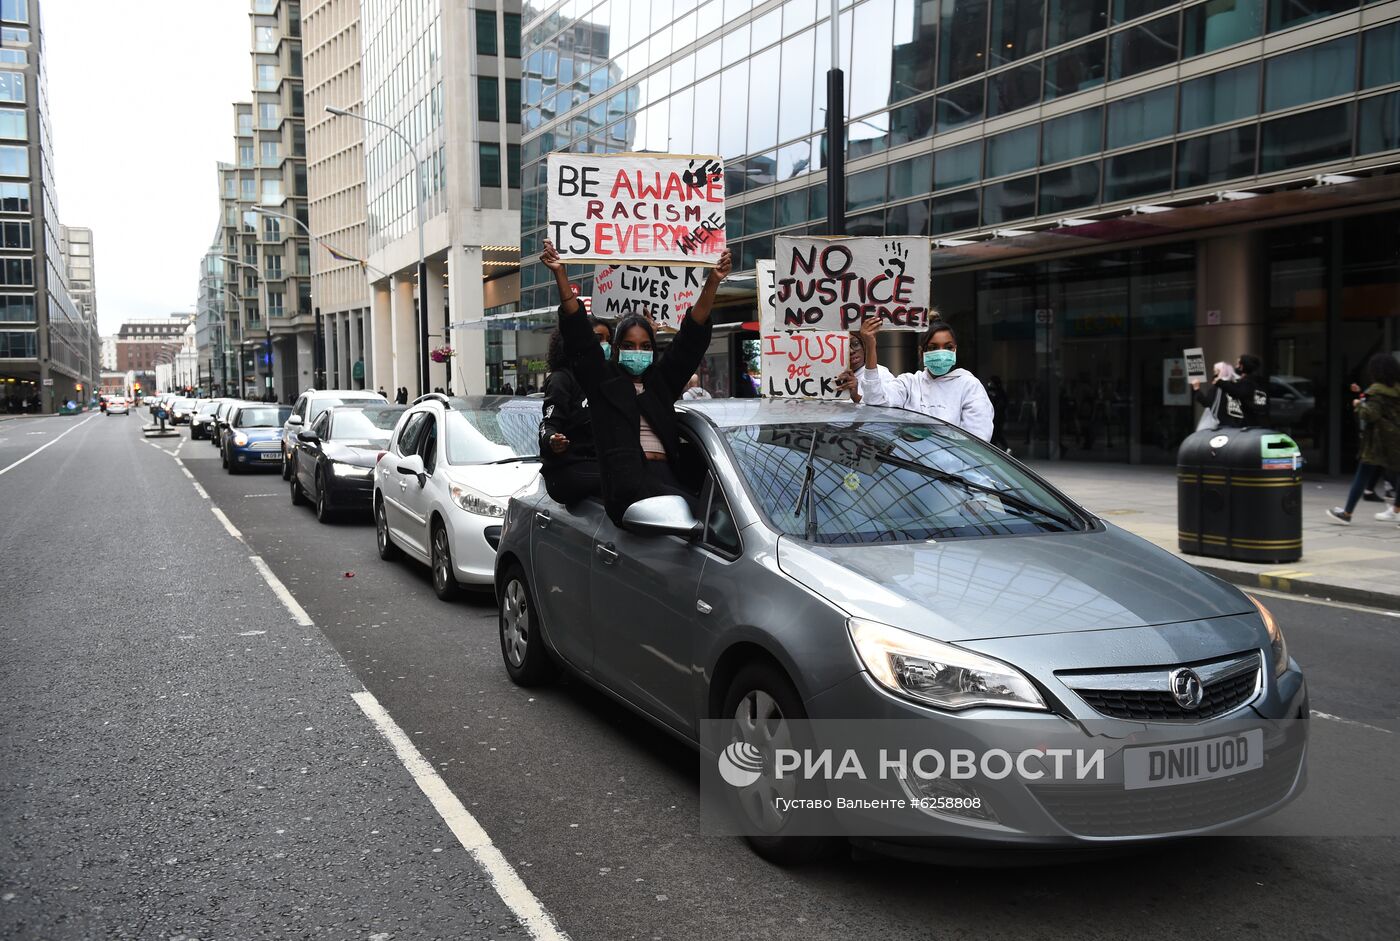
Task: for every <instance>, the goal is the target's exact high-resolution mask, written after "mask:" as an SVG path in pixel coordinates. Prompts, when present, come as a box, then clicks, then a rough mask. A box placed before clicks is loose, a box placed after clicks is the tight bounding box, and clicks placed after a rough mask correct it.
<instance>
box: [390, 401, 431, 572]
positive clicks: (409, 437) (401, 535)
mask: <svg viewBox="0 0 1400 941" xmlns="http://www.w3.org/2000/svg"><path fill="white" fill-rule="evenodd" d="M427 414H428V413H427V412H415V413H413V414H411V415H409V416H408V418H406V419H404V422H403V425H402V426H401V427H400V428H399V433H398V434H397V435H395V436H394V446H393V448H392V449H391V451H390V453H389V454H386V455H385V456H384V459H383V460H381V461H380V462H379V465H378V472H379V494H380V496H381V497H383V499H384V519H385V522H386V523H388V526H389V532H390V533H391V534H392V535H393V536H394V538H395V539H396V540H399V541H400V545H403V544H404V543H405V542H406V541H407V539H408V537H407V535H406V533H405V532H404V527H405V520H406V517H405V515H404V506H403V501H404V497H405V495H406V494H407V493H408V481H407V480H405V479H404V475H403V474H400V473H399V464H400V463H401V459H402V458H404V457H407V456H408V455H410V454H417V453H418V439H419V435H420V434H421V433H422V431H423V422H424V420H425V419H426V418H427ZM417 485H418V484H417V482H416V481H415V482H414V486H415V487H416V486H417Z"/></svg>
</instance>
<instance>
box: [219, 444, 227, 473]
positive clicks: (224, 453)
mask: <svg viewBox="0 0 1400 941" xmlns="http://www.w3.org/2000/svg"><path fill="white" fill-rule="evenodd" d="M219 462H220V463H221V464H223V466H224V469H225V470H228V452H227V451H225V450H224V449H223V448H219Z"/></svg>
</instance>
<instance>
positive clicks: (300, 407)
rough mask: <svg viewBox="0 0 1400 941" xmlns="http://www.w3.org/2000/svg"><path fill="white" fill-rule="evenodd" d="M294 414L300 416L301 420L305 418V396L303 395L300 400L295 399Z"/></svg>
mask: <svg viewBox="0 0 1400 941" xmlns="http://www.w3.org/2000/svg"><path fill="white" fill-rule="evenodd" d="M296 413H297V414H298V415H300V416H301V417H302V418H306V396H305V395H303V396H302V397H301V398H299V399H297V404H296Z"/></svg>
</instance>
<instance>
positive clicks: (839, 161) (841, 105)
mask: <svg viewBox="0 0 1400 941" xmlns="http://www.w3.org/2000/svg"><path fill="white" fill-rule="evenodd" d="M845 111H846V78H845V75H844V74H843V73H842V72H841V3H840V0H831V68H830V69H828V70H827V73H826V228H827V233H826V234H827V235H845V234H846V115H845Z"/></svg>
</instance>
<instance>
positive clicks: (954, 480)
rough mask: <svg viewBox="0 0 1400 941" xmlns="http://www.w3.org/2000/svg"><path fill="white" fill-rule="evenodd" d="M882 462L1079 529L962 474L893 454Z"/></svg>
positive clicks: (1040, 508)
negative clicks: (991, 497)
mask: <svg viewBox="0 0 1400 941" xmlns="http://www.w3.org/2000/svg"><path fill="white" fill-rule="evenodd" d="M880 460H881V461H882V462H884V463H888V464H893V465H895V466H896V467H902V468H904V469H905V470H911V471H913V472H914V473H916V474H923V475H924V476H926V477H932V478H934V479H935V480H941V481H943V482H945V483H950V484H955V485H957V486H959V487H962V488H963V489H964V490H969V491H975V492H977V493H986V494H991V495H992V496H994V497H996V498H997V499H999V500H1000V501H1001V502H1002V503H1005V504H1007V505H1009V506H1013V507H1015V508H1016V509H1018V510H1021V511H1022V512H1025V513H1036V514H1039V515H1040V516H1043V517H1045V518H1046V519H1050V520H1054V521H1055V522H1056V523H1059V524H1060V525H1061V526H1063V527H1064V528H1065V529H1068V530H1077V529H1079V526H1078V525H1077V524H1075V522H1074V521H1073V520H1071V519H1069V518H1068V517H1066V516H1062V515H1061V514H1059V513H1056V512H1054V511H1053V510H1047V509H1046V508H1045V507H1043V506H1041V505H1040V504H1038V503H1036V502H1035V501H1034V500H1027V499H1026V498H1025V497H1018V496H1016V495H1015V494H1014V493H1009V492H1007V491H1005V490H998V489H997V488H996V487H988V486H987V485H985V484H979V483H977V482H976V481H972V480H968V479H967V478H966V477H963V476H962V475H961V474H955V473H953V472H952V471H945V470H939V469H938V468H936V467H929V466H928V465H927V464H920V463H919V462H918V461H911V460H909V459H907V458H901V457H896V456H895V455H893V454H883V455H881V456H880Z"/></svg>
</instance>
